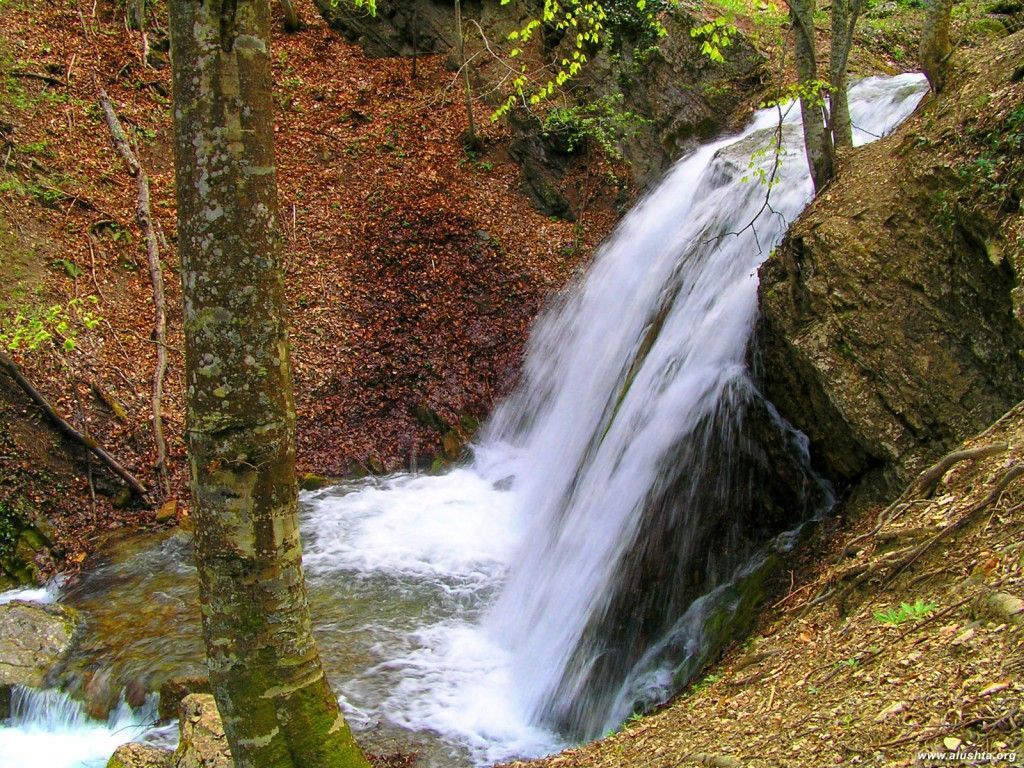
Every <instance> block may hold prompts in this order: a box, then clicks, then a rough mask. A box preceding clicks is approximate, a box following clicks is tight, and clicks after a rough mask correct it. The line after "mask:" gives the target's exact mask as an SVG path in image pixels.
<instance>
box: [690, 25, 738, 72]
mask: <svg viewBox="0 0 1024 768" xmlns="http://www.w3.org/2000/svg"><path fill="white" fill-rule="evenodd" d="M735 21H736V19H735V17H732V16H728V17H727V16H718V17H717V18H715V19H712V20H711V21H709V22H708V23H707V24H701V25H700V26H696V27H693V28H692V29H691V30H690V37H692V38H693V39H694V40H697V41H699V42H700V52H701V53H702V54H704V55H705V56H707V57H708V58H709V59H711V61H713V62H716V63H718V64H723V63H724V62H725V56H723V55H722V51H723V50H724V49H726V48H728V47H729V46H730V45H732V38H733V36H735V35H736V33H737V32H738V30H737V29H736V23H735Z"/></svg>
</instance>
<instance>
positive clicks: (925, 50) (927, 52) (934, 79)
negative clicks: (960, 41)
mask: <svg viewBox="0 0 1024 768" xmlns="http://www.w3.org/2000/svg"><path fill="white" fill-rule="evenodd" d="M952 14H953V0H930V1H929V3H928V13H927V15H926V16H925V22H924V30H923V32H922V35H921V69H922V70H924V74H925V76H926V77H927V78H928V83H929V84H930V85H931V87H932V90H933V91H935V92H936V93H939V92H940V91H942V89H943V88H944V87H945V85H946V67H947V65H948V63H949V57H950V56H951V55H952V53H953V43H952V41H951V40H950V38H949V26H950V17H951V16H952Z"/></svg>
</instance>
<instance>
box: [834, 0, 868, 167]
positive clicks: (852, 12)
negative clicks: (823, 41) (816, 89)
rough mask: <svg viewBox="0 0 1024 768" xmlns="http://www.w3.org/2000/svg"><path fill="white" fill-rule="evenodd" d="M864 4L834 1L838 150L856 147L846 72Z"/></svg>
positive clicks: (835, 98) (835, 124) (835, 117)
mask: <svg viewBox="0 0 1024 768" xmlns="http://www.w3.org/2000/svg"><path fill="white" fill-rule="evenodd" d="M863 5H864V4H863V0H832V53H831V56H830V57H829V84H830V85H831V86H832V90H831V91H829V96H828V101H829V118H830V124H831V126H832V141H833V144H834V146H835V147H836V148H839V147H852V146H853V122H852V120H851V119H850V99H849V94H848V93H847V91H848V88H849V83H848V78H847V69H848V67H849V63H850V48H851V46H852V45H853V31H854V28H855V27H856V26H857V19H858V18H859V17H860V12H861V9H862V8H863Z"/></svg>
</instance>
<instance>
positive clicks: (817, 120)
mask: <svg viewBox="0 0 1024 768" xmlns="http://www.w3.org/2000/svg"><path fill="white" fill-rule="evenodd" d="M814 5H815V3H814V0H789V11H790V17H791V18H792V20H793V41H794V50H795V54H796V56H795V58H796V71H797V77H798V78H799V80H800V115H801V117H802V119H803V132H804V149H805V151H806V152H807V162H808V165H810V168H811V180H812V181H813V182H814V189H815V190H816V191H818V192H820V191H821V190H822V189H824V187H825V185H826V184H828V183H829V182H830V181H831V180H832V177H833V176H834V175H835V147H834V145H833V142H832V127H831V121H826V118H827V112H826V109H825V105H826V101H825V98H824V96H823V94H822V92H821V87H820V85H819V84H818V83H819V80H818V59H817V55H816V51H815V40H814Z"/></svg>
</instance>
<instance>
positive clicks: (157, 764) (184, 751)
mask: <svg viewBox="0 0 1024 768" xmlns="http://www.w3.org/2000/svg"><path fill="white" fill-rule="evenodd" d="M161 703H162V702H161ZM178 720H179V723H178V730H179V741H178V748H177V749H175V750H174V751H173V752H171V751H170V750H168V749H160V748H158V747H151V746H147V745H144V744H124V745H122V746H120V747H118V748H117V751H116V752H114V754H113V755H112V756H111V757H110V760H109V761H108V762H107V768H232V766H233V765H234V763H232V761H231V750H230V748H229V747H228V740H227V737H226V736H225V735H224V725H223V723H221V719H220V713H219V712H218V711H217V704H216V703H215V702H214V700H213V696H210V695H209V694H205V693H192V694H188V695H187V696H185V698H184V699H182V700H181V705H180V707H179V708H178Z"/></svg>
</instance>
